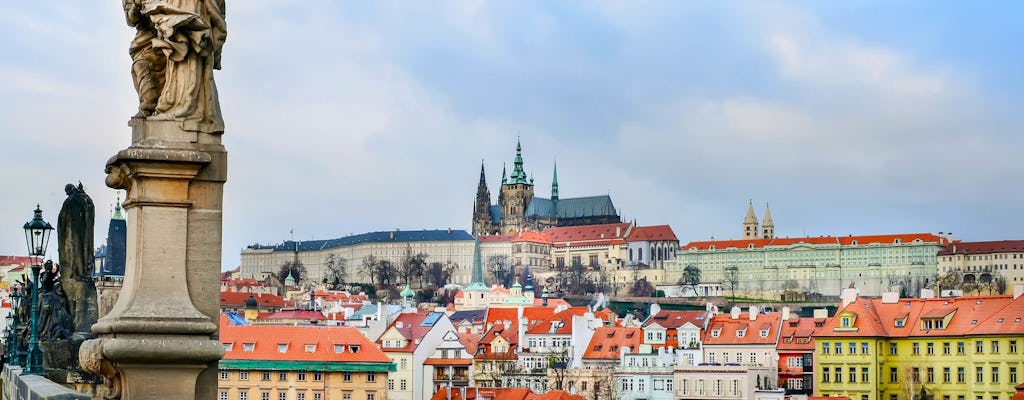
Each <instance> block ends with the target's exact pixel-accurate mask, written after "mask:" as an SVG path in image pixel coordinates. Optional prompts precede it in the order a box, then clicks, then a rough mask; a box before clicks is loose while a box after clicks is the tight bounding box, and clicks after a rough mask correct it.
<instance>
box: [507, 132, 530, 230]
mask: <svg viewBox="0 0 1024 400" xmlns="http://www.w3.org/2000/svg"><path fill="white" fill-rule="evenodd" d="M499 197H500V198H501V233H503V234H512V233H515V232H518V231H519V230H521V229H522V228H523V226H524V225H525V218H524V215H525V214H526V206H527V205H529V204H530V200H531V199H533V180H532V179H529V178H528V177H527V176H526V172H525V171H524V170H523V147H522V145H521V144H520V142H519V141H518V140H516V159H515V162H514V165H513V167H512V174H511V175H510V176H509V177H508V180H507V181H505V182H504V183H502V185H501V193H500V194H499Z"/></svg>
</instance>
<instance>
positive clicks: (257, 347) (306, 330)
mask: <svg viewBox="0 0 1024 400" xmlns="http://www.w3.org/2000/svg"><path fill="white" fill-rule="evenodd" d="M220 341H221V343H225V344H231V350H229V351H227V352H226V353H225V354H224V359H225V360H262V361H338V362H382V363H387V362H390V359H389V358H388V357H387V356H386V355H384V353H383V352H382V351H380V349H378V348H377V346H375V345H374V344H373V342H371V341H370V339H367V338H366V336H364V335H363V334H362V333H360V332H359V330H358V329H356V328H353V327H347V326H294V325H230V324H221V326H220ZM247 343H251V344H253V347H252V351H245V344H247ZM282 344H285V345H287V347H286V348H285V351H284V352H283V353H282V352H281V351H280V350H281V348H280V347H279V345H282ZM306 345H314V346H315V347H314V348H313V351H312V352H308V351H307V349H306ZM335 345H344V346H345V348H344V351H343V352H341V353H338V352H336V351H335ZM352 346H357V348H358V349H359V352H357V353H354V352H352V349H353V348H352Z"/></svg>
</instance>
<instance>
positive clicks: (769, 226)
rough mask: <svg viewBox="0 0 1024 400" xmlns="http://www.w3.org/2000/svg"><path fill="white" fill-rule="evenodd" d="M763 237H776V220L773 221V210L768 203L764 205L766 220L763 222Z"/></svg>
mask: <svg viewBox="0 0 1024 400" xmlns="http://www.w3.org/2000/svg"><path fill="white" fill-rule="evenodd" d="M761 237H762V238H764V239H774V238H775V222H774V221H772V210H771V209H770V208H768V203H765V205H764V221H762V222H761Z"/></svg>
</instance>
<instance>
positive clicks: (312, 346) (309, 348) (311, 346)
mask: <svg viewBox="0 0 1024 400" xmlns="http://www.w3.org/2000/svg"><path fill="white" fill-rule="evenodd" d="M314 351H316V345H315V344H307V345H306V352H307V353H312V352H314Z"/></svg>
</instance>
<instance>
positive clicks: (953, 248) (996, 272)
mask: <svg viewBox="0 0 1024 400" xmlns="http://www.w3.org/2000/svg"><path fill="white" fill-rule="evenodd" d="M949 272H957V273H959V274H960V275H961V279H962V280H963V281H964V282H979V283H988V282H991V281H992V280H993V279H997V278H1002V279H1003V280H1004V281H1005V283H1006V285H1005V289H1004V290H1003V293H1002V294H1011V293H1012V290H1013V289H1012V288H1013V285H1015V284H1021V283H1024V240H1001V241H989V242H952V243H950V244H947V245H946V246H945V248H943V249H942V250H941V251H939V256H938V273H939V274H940V275H942V274H946V273H949Z"/></svg>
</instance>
